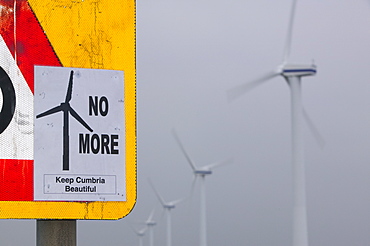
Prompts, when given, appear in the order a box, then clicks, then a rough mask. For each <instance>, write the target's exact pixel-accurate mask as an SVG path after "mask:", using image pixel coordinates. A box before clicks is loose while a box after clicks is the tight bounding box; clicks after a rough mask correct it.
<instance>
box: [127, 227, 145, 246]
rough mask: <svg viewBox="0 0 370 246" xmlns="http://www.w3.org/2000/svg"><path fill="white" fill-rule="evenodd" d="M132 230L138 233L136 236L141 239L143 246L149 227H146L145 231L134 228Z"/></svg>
mask: <svg viewBox="0 0 370 246" xmlns="http://www.w3.org/2000/svg"><path fill="white" fill-rule="evenodd" d="M131 228H132V230H133V231H134V232H135V233H136V235H137V236H138V237H139V246H143V245H144V243H143V239H144V236H145V231H146V230H147V227H144V228H143V229H141V230H136V229H135V228H134V227H132V226H131Z"/></svg>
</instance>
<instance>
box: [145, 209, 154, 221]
mask: <svg viewBox="0 0 370 246" xmlns="http://www.w3.org/2000/svg"><path fill="white" fill-rule="evenodd" d="M153 216H154V209H153V210H152V212H150V215H149V217H148V219H147V221H146V222H151V221H153Z"/></svg>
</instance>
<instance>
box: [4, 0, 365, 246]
mask: <svg viewBox="0 0 370 246" xmlns="http://www.w3.org/2000/svg"><path fill="white" fill-rule="evenodd" d="M291 4H292V0H279V1H276V0H258V1H251V0H245V1H241V0H228V1H221V0H212V1H210V0H186V1H185V0H140V1H137V27H136V28H137V173H138V187H137V203H136V206H135V208H134V210H133V211H132V212H131V214H129V215H128V216H127V217H126V218H123V219H121V220H119V221H78V222H77V225H78V228H77V233H78V245H79V246H87V245H124V246H134V245H138V237H137V236H136V234H135V233H134V232H133V230H132V229H131V228H130V225H133V226H134V227H136V228H138V229H140V228H142V225H140V224H138V223H137V222H140V221H145V220H146V219H147V218H148V216H149V214H150V212H151V211H152V210H153V209H155V214H154V219H155V220H156V222H157V223H158V224H157V226H156V227H155V228H154V240H155V242H154V243H155V245H165V244H166V234H165V233H166V221H165V217H164V214H163V209H162V207H161V205H160V203H159V201H158V200H157V198H156V197H155V195H154V192H153V190H152V189H151V187H150V186H149V183H148V180H147V179H148V178H150V179H151V180H152V182H153V183H154V185H155V186H156V188H157V190H158V191H159V193H161V195H162V196H163V198H164V199H165V200H166V201H171V200H176V199H179V198H183V197H187V196H189V194H190V190H191V186H192V182H193V173H192V170H191V168H190V166H189V164H188V163H187V161H186V159H185V157H184V156H183V154H182V153H181V150H180V148H179V146H178V145H177V143H176V141H175V139H174V138H173V136H172V134H171V130H172V129H173V128H176V131H177V133H178V135H179V137H180V138H181V140H182V142H183V144H184V146H185V148H186V149H187V151H188V153H189V155H190V156H191V158H192V160H193V161H194V162H195V164H196V165H197V166H199V167H200V166H203V165H207V164H211V163H213V162H216V161H220V160H224V159H228V158H233V160H234V161H233V163H232V164H230V165H226V166H222V167H219V168H217V169H215V170H214V172H213V174H212V175H210V176H208V177H206V192H207V193H206V196H207V230H208V245H210V246H223V245H236V246H239V245H245V246H270V245H271V246H272V245H273V246H287V245H291V241H292V170H291V133H290V132H291V131H290V127H291V118H290V93H289V88H288V86H287V84H286V82H285V80H284V79H283V78H281V77H277V78H274V79H273V80H271V81H269V82H268V83H264V84H263V85H261V86H260V87H257V88H256V89H255V90H253V91H251V92H249V93H247V94H245V95H244V96H243V97H241V98H239V99H238V100H235V101H234V102H232V103H228V101H227V97H226V94H227V90H229V89H232V88H233V87H235V86H237V85H240V84H242V83H245V82H248V81H251V80H253V79H255V78H258V77H259V76H261V75H263V74H265V73H266V72H269V71H271V70H272V69H275V68H276V67H277V66H278V65H280V64H281V62H282V58H283V57H282V56H283V49H284V44H285V38H286V33H287V28H288V20H289V14H290V9H291ZM369 50H370V1H366V0H352V1H349V0H326V1H322V0H310V1H309V0H299V1H298V3H297V8H296V16H295V23H294V29H293V42H292V50H291V57H290V59H289V60H290V62H292V63H304V64H311V63H314V64H316V65H317V75H316V76H313V77H303V78H302V94H303V105H304V107H305V109H306V111H307V112H308V114H309V115H310V117H311V119H312V120H313V121H314V123H315V125H316V126H317V128H318V130H319V131H320V133H321V135H322V136H323V138H324V139H325V146H323V147H322V146H320V145H319V144H318V143H317V142H316V141H315V138H314V137H313V136H312V134H311V133H310V131H309V129H308V127H307V125H305V129H304V130H305V131H304V133H305V134H304V137H305V161H306V162H305V164H306V187H307V209H308V237H309V244H310V246H328V245H335V246H349V245H351V246H366V245H370V233H369V232H370V212H369V211H370V178H369V177H370V69H369V65H370V52H369ZM198 188H199V183H197V184H196V186H195V190H194V194H193V196H192V199H188V200H185V201H184V202H183V203H180V204H178V206H177V207H176V208H175V209H174V210H173V211H172V230H173V235H172V240H173V245H175V246H189V245H198V244H199V219H198V215H199V189H198ZM35 224H36V222H35V221H33V220H1V221H0V231H1V234H0V235H1V236H0V244H1V245H35V244H36V243H35V240H36V239H35V238H36V227H35ZM147 234H148V233H147ZM148 243H149V237H148V235H146V236H145V239H144V245H148Z"/></svg>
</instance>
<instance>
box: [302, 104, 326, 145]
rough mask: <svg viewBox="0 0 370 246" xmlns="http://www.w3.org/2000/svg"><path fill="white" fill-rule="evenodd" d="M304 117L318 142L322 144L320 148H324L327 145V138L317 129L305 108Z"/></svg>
mask: <svg viewBox="0 0 370 246" xmlns="http://www.w3.org/2000/svg"><path fill="white" fill-rule="evenodd" d="M303 118H304V120H305V121H306V123H307V125H308V128H309V129H310V132H311V133H312V135H313V137H314V138H315V140H316V142H317V144H318V145H319V146H320V148H321V149H322V148H324V146H325V140H324V138H323V136H322V135H321V134H320V132H319V130H318V129H317V127H316V125H315V124H314V123H313V121H312V120H311V118H310V117H309V115H308V114H307V111H306V110H305V109H304V108H303Z"/></svg>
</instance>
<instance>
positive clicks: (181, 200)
mask: <svg viewBox="0 0 370 246" xmlns="http://www.w3.org/2000/svg"><path fill="white" fill-rule="evenodd" d="M185 199H186V198H185V197H183V198H180V199H177V200H174V201H171V202H170V203H171V204H173V205H177V204H179V203H180V202H183V201H184V200H185Z"/></svg>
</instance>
